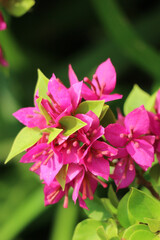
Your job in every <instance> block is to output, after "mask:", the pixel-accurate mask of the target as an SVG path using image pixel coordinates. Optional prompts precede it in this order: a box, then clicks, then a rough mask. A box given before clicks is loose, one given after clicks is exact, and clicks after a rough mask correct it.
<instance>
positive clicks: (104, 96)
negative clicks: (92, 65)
mask: <svg viewBox="0 0 160 240" xmlns="http://www.w3.org/2000/svg"><path fill="white" fill-rule="evenodd" d="M69 80H70V84H71V85H72V84H73V83H76V82H78V78H77V76H76V74H75V73H74V71H73V69H72V67H71V65H69ZM83 81H84V82H85V83H87V84H89V85H90V87H91V88H89V87H88V86H87V85H86V84H83V87H82V97H83V98H84V99H85V100H105V102H108V101H113V100H116V99H120V98H122V95H120V94H117V93H115V94H112V95H111V94H110V93H111V92H112V91H113V90H114V89H115V86H116V71H115V68H114V66H113V65H112V63H111V60H110V59H109V58H108V59H107V60H106V61H105V62H103V63H101V64H100V65H99V66H98V68H97V69H96V72H95V74H94V75H93V79H92V81H91V80H90V79H89V78H87V77H85V78H84V79H83Z"/></svg>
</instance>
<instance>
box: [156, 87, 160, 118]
mask: <svg viewBox="0 0 160 240" xmlns="http://www.w3.org/2000/svg"><path fill="white" fill-rule="evenodd" d="M155 109H156V112H157V113H158V114H160V89H159V90H158V92H157V96H156V102H155Z"/></svg>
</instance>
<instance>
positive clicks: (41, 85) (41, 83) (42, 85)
mask: <svg viewBox="0 0 160 240" xmlns="http://www.w3.org/2000/svg"><path fill="white" fill-rule="evenodd" d="M48 82H49V79H48V78H47V77H46V76H45V75H44V74H43V73H42V72H41V70H40V69H38V80H37V84H36V87H35V92H34V95H35V94H36V92H37V90H38V95H39V96H40V97H41V98H45V99H47V100H49V101H50V98H49V97H48V95H47V92H48Z"/></svg>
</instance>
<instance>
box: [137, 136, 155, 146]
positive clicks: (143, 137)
mask: <svg viewBox="0 0 160 240" xmlns="http://www.w3.org/2000/svg"><path fill="white" fill-rule="evenodd" d="M140 139H143V140H145V141H147V142H148V143H150V144H151V145H153V144H154V142H155V136H152V135H146V136H142V137H140Z"/></svg>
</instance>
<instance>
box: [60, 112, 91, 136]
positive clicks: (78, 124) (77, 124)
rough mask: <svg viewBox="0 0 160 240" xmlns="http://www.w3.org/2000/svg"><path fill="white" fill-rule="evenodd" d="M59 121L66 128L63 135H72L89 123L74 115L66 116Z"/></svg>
mask: <svg viewBox="0 0 160 240" xmlns="http://www.w3.org/2000/svg"><path fill="white" fill-rule="evenodd" d="M59 123H60V124H61V126H62V127H63V129H64V132H63V135H64V136H70V135H71V134H73V133H75V132H76V131H77V130H79V129H80V128H82V127H84V126H86V125H87V123H85V122H83V121H81V120H80V119H78V118H76V117H73V116H65V117H62V118H61V119H60V120H59Z"/></svg>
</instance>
